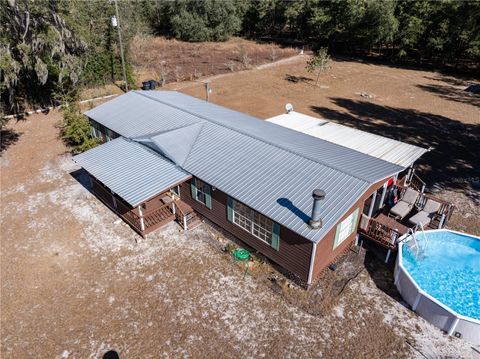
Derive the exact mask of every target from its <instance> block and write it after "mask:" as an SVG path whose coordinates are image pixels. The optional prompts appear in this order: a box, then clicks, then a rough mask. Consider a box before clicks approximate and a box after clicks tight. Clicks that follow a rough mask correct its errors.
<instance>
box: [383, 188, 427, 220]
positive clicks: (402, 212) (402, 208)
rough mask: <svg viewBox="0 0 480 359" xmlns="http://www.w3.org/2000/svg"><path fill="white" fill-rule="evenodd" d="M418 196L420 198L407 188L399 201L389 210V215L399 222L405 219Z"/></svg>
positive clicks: (415, 192) (416, 193) (418, 194)
mask: <svg viewBox="0 0 480 359" xmlns="http://www.w3.org/2000/svg"><path fill="white" fill-rule="evenodd" d="M418 196H420V193H418V192H417V191H415V190H414V189H412V188H407V189H406V190H405V193H404V194H403V197H402V198H401V199H400V201H398V203H397V204H396V205H395V206H393V207H392V208H391V209H390V214H391V215H393V216H394V217H395V219H399V220H401V219H403V218H405V217H406V216H407V215H408V214H409V213H410V211H411V210H412V208H413V206H414V205H415V202H417V199H418Z"/></svg>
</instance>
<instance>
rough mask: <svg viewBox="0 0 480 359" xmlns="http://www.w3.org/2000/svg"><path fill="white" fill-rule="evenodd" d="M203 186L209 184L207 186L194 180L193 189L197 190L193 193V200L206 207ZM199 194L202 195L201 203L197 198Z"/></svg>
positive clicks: (205, 194) (205, 195)
mask: <svg viewBox="0 0 480 359" xmlns="http://www.w3.org/2000/svg"><path fill="white" fill-rule="evenodd" d="M199 184H201V186H199ZM205 186H209V184H207V183H205V182H203V181H201V180H199V179H197V180H196V183H195V187H196V188H197V190H196V192H195V200H196V201H197V202H200V203H201V204H203V205H205V206H206V205H207V193H206V192H205V191H204V187H205ZM200 187H201V188H200ZM199 194H200V195H203V201H202V200H201V199H199V196H198V195H199Z"/></svg>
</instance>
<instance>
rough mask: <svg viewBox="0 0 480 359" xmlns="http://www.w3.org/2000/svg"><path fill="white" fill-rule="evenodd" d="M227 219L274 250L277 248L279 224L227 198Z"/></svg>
mask: <svg viewBox="0 0 480 359" xmlns="http://www.w3.org/2000/svg"><path fill="white" fill-rule="evenodd" d="M227 215H228V219H229V221H230V222H232V223H234V224H236V225H237V226H239V227H241V228H243V229H244V230H245V231H247V232H249V233H250V234H252V235H254V236H255V237H257V238H258V239H260V240H261V241H263V242H265V243H267V244H268V245H270V246H271V247H273V248H275V249H276V250H278V249H279V241H280V238H279V232H280V226H279V225H278V224H277V223H275V222H273V221H272V220H271V219H270V218H267V217H265V216H264V215H262V214H260V213H258V212H256V211H254V210H253V209H251V208H250V207H247V206H245V205H244V204H243V203H240V202H238V201H235V200H234V199H233V198H228V214H227Z"/></svg>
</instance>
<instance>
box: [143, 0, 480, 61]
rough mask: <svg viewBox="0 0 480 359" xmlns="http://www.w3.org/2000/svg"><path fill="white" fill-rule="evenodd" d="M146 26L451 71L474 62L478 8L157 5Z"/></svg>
mask: <svg viewBox="0 0 480 359" xmlns="http://www.w3.org/2000/svg"><path fill="white" fill-rule="evenodd" d="M150 24H151V26H152V28H153V29H154V31H156V32H157V33H159V34H163V35H168V36H172V37H175V38H178V39H181V40H185V41H219V40H225V39H228V38H229V37H230V36H232V35H234V34H240V35H243V36H247V37H252V38H263V37H267V36H268V37H272V38H288V39H296V40H299V41H301V42H303V43H305V44H309V45H311V46H312V47H313V48H320V47H322V46H326V47H328V48H329V49H330V51H344V52H345V51H350V52H353V51H372V50H375V49H377V50H378V49H381V50H383V51H384V52H385V53H387V54H389V55H390V56H391V57H392V59H401V58H407V57H408V58H411V59H413V60H418V61H421V60H434V61H439V62H441V63H442V64H446V63H453V64H454V65H455V64H456V63H458V61H459V60H462V59H465V60H471V61H473V60H477V61H478V60H479V59H480V2H479V1H468V0H466V1H457V0H443V1H428V0H416V1H411V0H389V1H384V0H365V1H364V0H329V1H324V0H294V1H284V0H236V1H233V0H232V1H229V0H205V1H196V0H177V1H167V2H162V1H160V2H158V3H157V5H156V10H155V14H154V15H153V16H152V17H151V18H150Z"/></svg>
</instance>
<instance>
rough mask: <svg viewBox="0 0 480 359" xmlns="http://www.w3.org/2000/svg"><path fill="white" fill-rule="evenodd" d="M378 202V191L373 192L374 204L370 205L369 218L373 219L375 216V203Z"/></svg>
mask: <svg viewBox="0 0 480 359" xmlns="http://www.w3.org/2000/svg"><path fill="white" fill-rule="evenodd" d="M376 200H377V191H375V192H373V194H372V202H371V203H370V208H369V210H368V216H369V217H372V214H373V207H375V201H376Z"/></svg>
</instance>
